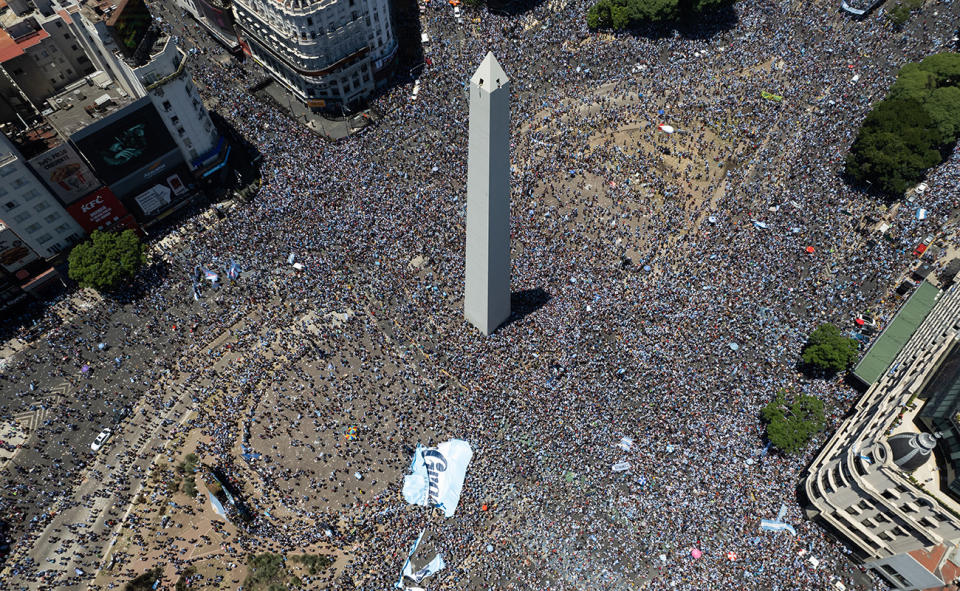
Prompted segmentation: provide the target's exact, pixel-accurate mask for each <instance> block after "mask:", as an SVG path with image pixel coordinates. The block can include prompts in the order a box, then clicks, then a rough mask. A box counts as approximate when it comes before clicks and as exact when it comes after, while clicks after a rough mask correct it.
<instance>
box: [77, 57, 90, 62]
mask: <svg viewBox="0 0 960 591" xmlns="http://www.w3.org/2000/svg"><path fill="white" fill-rule="evenodd" d="M77 61H78V62H80V63H81V64H83V63H86V62H88V61H90V60H88V59H87V56H85V55H80V56H77Z"/></svg>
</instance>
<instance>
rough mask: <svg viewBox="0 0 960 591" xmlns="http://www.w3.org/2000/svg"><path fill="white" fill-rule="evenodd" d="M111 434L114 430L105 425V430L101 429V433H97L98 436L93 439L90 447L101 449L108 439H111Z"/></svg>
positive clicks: (95, 449)
mask: <svg viewBox="0 0 960 591" xmlns="http://www.w3.org/2000/svg"><path fill="white" fill-rule="evenodd" d="M111 435H113V432H112V431H111V430H110V428H109V427H105V428H104V429H103V431H100V434H99V435H97V438H96V439H94V440H93V443H91V444H90V449H91V450H93V451H100V448H101V447H103V444H104V443H106V442H107V439H110V436H111Z"/></svg>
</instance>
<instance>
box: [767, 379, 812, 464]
mask: <svg viewBox="0 0 960 591" xmlns="http://www.w3.org/2000/svg"><path fill="white" fill-rule="evenodd" d="M760 418H761V419H762V420H763V422H764V423H765V424H766V426H767V440H768V441H770V443H771V444H773V446H774V447H776V448H777V449H779V450H780V451H782V452H784V453H787V454H794V453H797V452H799V451H800V450H802V449H803V447H804V446H806V444H807V443H808V442H809V441H810V439H812V438H813V436H814V435H816V434H817V433H819V432H820V431H822V430H823V428H824V427H825V426H826V417H825V416H824V412H823V402H822V401H821V400H820V399H819V398H817V397H815V396H807V395H804V394H801V395H800V396H798V397H797V399H796V400H794V401H793V403H791V404H787V401H786V395H785V392H784V391H783V390H781V391H780V392H778V393H777V396H776V397H775V398H774V399H773V400H772V401H770V403H769V404H767V405H766V406H764V407H763V408H762V409H761V410H760Z"/></svg>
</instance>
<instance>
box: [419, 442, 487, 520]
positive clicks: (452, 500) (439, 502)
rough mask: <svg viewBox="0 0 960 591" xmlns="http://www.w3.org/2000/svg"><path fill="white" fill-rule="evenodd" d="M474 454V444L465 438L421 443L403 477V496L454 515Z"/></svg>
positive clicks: (449, 515) (451, 515)
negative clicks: (435, 445) (432, 445)
mask: <svg viewBox="0 0 960 591" xmlns="http://www.w3.org/2000/svg"><path fill="white" fill-rule="evenodd" d="M472 457H473V450H472V449H471V448H470V444H469V443H467V442H466V441H463V440H462V439H451V440H450V441H445V442H443V443H441V444H440V445H438V446H437V447H423V446H422V445H417V449H416V451H414V452H413V461H412V462H411V464H410V474H407V475H406V476H404V477H403V498H404V499H405V500H406V501H407V502H408V503H410V504H413V505H423V506H424V507H431V506H437V507H440V508H441V509H443V514H444V515H446V516H447V517H453V514H454V513H456V511H457V504H459V503H460V493H461V492H462V491H463V480H464V478H466V475H467V465H469V464H470V459H471V458H472Z"/></svg>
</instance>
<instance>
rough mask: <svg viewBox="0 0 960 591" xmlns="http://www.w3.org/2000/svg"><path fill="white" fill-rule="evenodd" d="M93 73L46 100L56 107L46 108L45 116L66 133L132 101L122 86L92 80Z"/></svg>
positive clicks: (79, 128)
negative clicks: (96, 82)
mask: <svg viewBox="0 0 960 591" xmlns="http://www.w3.org/2000/svg"><path fill="white" fill-rule="evenodd" d="M95 77H96V74H94V75H92V76H88V77H87V78H85V79H84V80H83V81H81V83H79V84H73V85H71V86H69V87H68V88H67V90H65V91H64V92H62V93H60V94H59V95H57V96H56V97H52V98H51V99H50V101H49V102H51V103H52V104H55V105H56V109H53V110H51V111H49V112H45V115H46V117H47V120H48V121H50V122H51V123H52V124H53V125H54V127H56V128H57V129H58V130H60V133H62V134H63V135H65V136H71V135H73V134H74V133H76V132H78V131H80V130H81V129H83V128H84V127H86V126H88V125H90V124H91V123H93V122H94V121H98V120H100V119H102V118H103V117H106V116H107V115H109V114H110V113H113V112H114V111H116V110H117V109H120V108H123V107H125V106H127V105H129V104H130V103H132V102H133V100H134V99H133V98H131V97H130V96H129V95H128V94H127V93H126V92H124V91H123V89H121V88H119V87H116V86H113V85H111V84H109V83H98V84H91V83H88V82H87V81H88V80H91V82H92V81H93V80H94V79H95Z"/></svg>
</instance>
